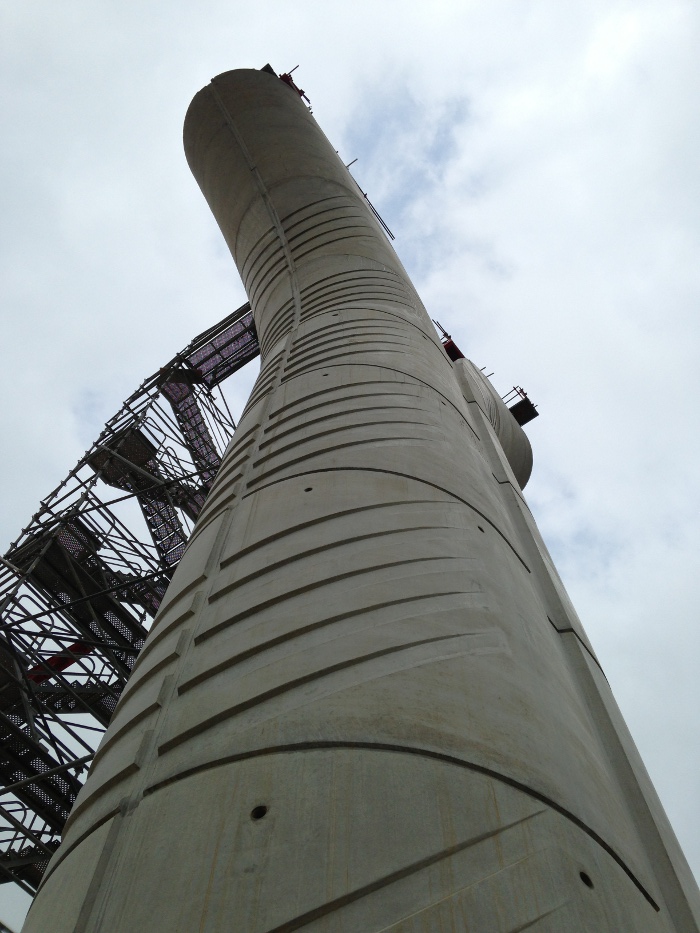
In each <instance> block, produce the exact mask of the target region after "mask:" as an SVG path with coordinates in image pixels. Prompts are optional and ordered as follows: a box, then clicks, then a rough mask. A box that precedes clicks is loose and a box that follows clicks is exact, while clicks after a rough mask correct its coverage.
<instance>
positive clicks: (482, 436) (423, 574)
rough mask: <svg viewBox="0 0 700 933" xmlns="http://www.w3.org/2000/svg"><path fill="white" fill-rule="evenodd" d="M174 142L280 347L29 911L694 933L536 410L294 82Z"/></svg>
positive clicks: (149, 921)
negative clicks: (428, 299)
mask: <svg viewBox="0 0 700 933" xmlns="http://www.w3.org/2000/svg"><path fill="white" fill-rule="evenodd" d="M185 146H186V150H187V157H188V159H189V162H190V165H191V167H192V170H193V172H194V174H195V176H196V178H197V180H198V182H199V184H200V186H201V188H202V191H203V193H204V195H205V197H206V199H207V201H208V202H209V204H210V206H211V209H212V211H213V212H214V215H215V216H216V219H217V221H218V223H219V225H220V227H221V230H222V232H223V234H224V237H225V239H226V242H227V243H228V245H229V247H230V249H231V252H232V254H233V257H234V259H235V261H236V264H237V266H238V269H239V271H240V273H241V276H242V278H243V281H244V283H245V287H246V289H247V291H248V294H249V296H250V300H251V304H252V307H253V313H254V316H255V321H256V326H257V329H258V333H259V337H260V344H261V348H262V368H261V372H260V376H259V378H258V380H257V383H256V385H255V388H254V389H253V393H252V395H251V398H250V400H249V402H248V405H247V407H246V410H245V413H244V415H243V417H242V418H241V421H240V424H239V427H238V430H237V432H236V435H235V438H234V440H233V442H232V444H231V446H230V448H229V450H228V452H227V454H226V457H225V459H224V462H223V465H222V467H221V470H220V473H219V475H218V477H217V479H216V483H215V485H214V487H213V489H212V492H211V495H210V497H209V499H208V501H207V503H206V506H205V508H204V511H203V513H202V515H201V517H200V519H199V522H198V524H197V527H196V529H195V532H194V534H193V536H192V539H191V541H190V544H189V546H188V549H187V552H186V554H185V557H184V558H183V560H182V562H181V564H180V566H179V568H178V570H177V573H176V575H175V578H174V579H173V582H172V584H171V587H170V589H169V590H168V593H167V595H166V599H165V603H164V605H163V607H162V609H161V611H160V613H159V616H158V618H157V619H156V622H155V624H154V627H153V630H152V632H151V634H150V637H149V639H148V641H147V642H146V645H145V647H144V649H143V651H142V654H141V656H140V658H139V661H138V663H137V666H136V668H135V671H134V674H133V677H132V679H131V681H130V682H129V684H128V686H127V689H126V692H125V694H124V696H123V697H122V700H121V702H120V704H119V706H118V708H117V710H116V713H115V715H114V719H113V721H112V723H111V725H110V728H109V730H108V731H107V733H106V735H105V738H104V741H103V743H102V746H101V748H100V750H99V753H98V755H97V757H96V760H95V762H94V765H93V767H92V771H91V774H90V777H89V779H88V782H87V784H86V785H85V788H84V789H83V791H82V793H81V795H80V797H79V798H78V801H77V803H76V806H75V809H74V811H73V813H72V815H71V818H70V820H69V824H68V826H67V831H66V835H65V840H64V842H63V845H62V847H61V849H60V850H59V851H58V853H57V855H56V856H55V857H54V859H53V860H52V863H51V865H50V868H49V870H48V873H47V877H46V880H45V882H44V884H43V887H42V889H41V891H40V893H39V895H38V897H37V900H36V902H35V905H34V907H33V908H32V911H31V912H30V915H29V919H28V921H27V924H26V926H25V931H26V933H43V931H46V933H48V931H51V933H69V931H70V933H74V931H77V933H97V931H100V933H132V931H137V930H138V931H141V930H143V931H157V933H160V931H163V933H165V931H167V933H173V931H183V933H184V931H187V933H192V931H204V933H215V931H216V933H218V931H232V930H236V931H241V933H273V931H275V933H282V931H285V933H287V931H292V930H304V931H308V933H321V931H323V933H331V931H333V933H336V931H347V933H372V931H377V933H379V931H383V933H386V931H394V933H398V931H401V933H409V931H410V933H418V931H451V933H454V931H465V933H466V931H469V933H516V931H522V930H528V931H529V930H533V931H535V930H536V931H563V930H567V931H595V933H657V931H658V933H661V931H664V933H670V931H677V933H690V931H695V930H697V929H698V924H697V917H698V916H700V910H699V909H698V892H697V888H696V886H695V883H694V881H693V879H692V877H691V875H690V872H689V870H688V867H687V865H686V863H685V861H684V859H683V856H682V854H681V852H680V850H679V848H678V845H677V843H676V841H675V838H674V836H673V833H672V832H671V830H670V828H669V826H668V824H667V821H666V818H665V816H664V814H663V812H662V810H661V807H660V805H659V803H658V800H657V798H656V796H655V794H654V791H653V788H652V787H651V785H650V782H649V780H648V777H647V776H646V773H645V771H644V768H643V766H642V765H641V763H640V761H639V759H638V756H637V753H636V751H635V749H634V746H633V744H632V742H631V740H630V738H629V736H628V734H627V731H626V729H625V726H624V724H623V722H622V720H621V718H620V715H619V712H618V710H617V707H616V706H615V703H614V701H613V699H612V696H611V694H610V691H609V688H608V685H607V682H606V680H605V678H604V676H603V674H602V673H601V670H600V668H599V665H598V662H597V661H596V658H595V654H594V653H593V649H592V648H591V646H590V644H589V643H588V641H587V639H586V636H585V633H584V632H583V630H582V628H581V625H580V623H579V621H578V619H577V617H576V615H575V613H574V611H573V609H572V607H571V605H570V604H569V601H568V599H567V597H566V594H565V592H564V590H563V588H562V585H561V583H560V581H559V578H558V576H557V574H556V571H555V570H554V567H553V565H552V563H551V560H550V558H549V556H548V554H547V551H546V549H545V547H544V545H543V543H542V541H541V539H540V537H539V534H538V532H537V529H536V527H535V525H534V522H533V520H532V517H531V515H530V513H529V511H528V508H527V506H526V504H525V502H524V500H523V496H522V491H521V490H522V486H523V485H524V483H525V482H526V481H527V477H528V475H529V469H530V465H531V458H530V451H529V445H528V444H527V441H526V439H525V437H524V435H523V433H522V431H520V429H519V428H518V427H517V425H515V423H514V421H513V419H512V416H511V415H510V413H509V412H508V411H507V410H506V409H505V407H504V406H503V404H502V402H500V399H498V397H497V396H496V395H495V393H494V392H493V390H492V388H491V386H490V385H489V383H488V381H487V380H485V379H484V378H483V376H482V375H481V374H480V372H479V370H478V369H477V368H476V367H474V366H472V365H471V364H469V363H468V362H466V361H465V362H460V363H458V364H455V365H453V364H452V363H450V361H449V360H448V359H447V357H446V356H445V354H444V352H443V350H442V348H441V346H440V343H439V341H438V340H437V338H436V336H435V332H434V330H433V327H432V325H431V323H430V320H429V318H428V315H427V314H426V312H425V309H424V308H423V306H422V304H421V302H420V299H419V298H418V296H417V294H416V292H415V290H414V288H413V286H412V285H411V282H410V281H409V279H408V277H407V275H406V273H405V271H404V269H403V268H402V266H401V264H400V262H399V261H398V259H397V257H396V255H395V253H394V251H393V249H392V248H391V246H390V245H389V243H388V242H387V240H386V238H385V236H384V234H383V232H382V230H381V229H380V227H379V226H378V224H377V222H376V221H375V219H374V217H373V215H372V213H371V212H370V211H369V209H368V207H367V205H366V203H365V201H364V199H363V197H362V195H361V193H360V192H359V191H358V189H357V186H356V185H355V183H354V182H353V180H352V178H351V177H350V175H349V173H348V172H347V170H346V169H345V167H344V166H343V164H342V163H341V161H340V160H339V158H338V157H337V155H336V153H335V152H334V150H333V148H332V146H331V145H330V144H329V142H328V141H327V140H326V138H325V137H324V136H323V134H322V133H321V131H320V130H319V128H318V126H317V125H316V123H315V121H314V119H313V117H312V116H311V114H310V113H309V112H308V110H307V109H306V107H305V106H304V105H303V103H302V101H301V100H300V99H299V97H298V96H297V95H296V94H295V93H294V91H293V90H292V89H290V88H289V87H288V86H287V85H285V84H284V83H283V82H281V81H280V80H279V79H277V78H276V77H275V76H274V75H271V74H268V73H264V72H256V71H234V72H228V73H226V74H223V75H220V76H219V77H218V78H216V79H214V81H213V82H212V83H211V85H209V86H208V87H207V88H205V89H204V90H202V91H201V92H200V93H199V94H198V95H197V96H196V97H195V99H194V101H193V103H192V105H191V107H190V110H189V112H188V115H187V120H186V124H185Z"/></svg>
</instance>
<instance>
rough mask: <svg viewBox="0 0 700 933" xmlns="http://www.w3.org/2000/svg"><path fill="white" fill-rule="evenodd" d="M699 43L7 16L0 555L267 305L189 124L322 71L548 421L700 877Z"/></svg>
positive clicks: (460, 318)
mask: <svg viewBox="0 0 700 933" xmlns="http://www.w3.org/2000/svg"><path fill="white" fill-rule="evenodd" d="M699 46H700V11H699V9H698V6H697V4H695V3H691V2H689V0H688V2H685V0H650V2H633V0H630V2H616V0H568V2H567V3H561V2H559V0H511V2H509V0H474V2H465V0H461V2H458V0H431V2H430V3H427V2H424V3H417V2H412V0H372V2H365V0H353V2H352V3H348V2H344V3H341V2H334V0H323V2H321V0H314V2H308V0H296V2H291V3H290V2H284V3H283V2H282V0H275V2H271V0H268V2H263V0H256V2H252V0H246V2H241V0H226V2H219V0H202V2H200V3H197V4H194V3H190V2H183V0H168V2H160V0H151V2H144V0H139V2H135V0H120V2H119V3H107V2H95V0H61V2H60V3H57V2H56V0H4V2H3V3H2V6H1V7H0V52H1V53H2V54H1V55H0V71H1V73H2V84H1V91H0V107H1V108H2V112H1V117H2V135H1V137H0V160H1V167H2V175H1V180H0V199H1V201H0V230H1V236H2V241H1V242H2V247H1V253H0V272H1V275H0V289H1V290H2V299H3V300H2V314H3V330H2V335H3V360H2V366H1V367H0V387H1V391H2V400H3V404H2V405H1V406H0V421H1V430H2V435H1V436H2V438H3V450H4V453H3V456H2V458H1V459H0V470H1V471H2V477H1V479H2V490H3V494H2V499H1V500H0V502H1V506H0V549H1V550H3V551H4V549H5V548H6V546H7V545H8V544H9V542H10V541H11V540H12V539H14V538H15V537H16V536H17V535H18V533H19V531H20V529H21V528H22V527H23V526H24V525H25V524H26V523H27V522H28V520H29V519H30V517H31V515H32V514H33V512H34V511H35V510H36V507H37V505H38V503H39V500H40V499H41V498H42V497H44V496H45V495H46V494H47V493H48V492H49V491H50V489H51V488H52V487H53V486H55V485H56V484H57V483H58V482H59V480H60V479H61V478H62V476H63V475H64V474H65V473H66V472H67V471H68V470H69V468H70V467H71V466H72V465H73V464H74V463H75V461H76V460H77V459H78V457H79V456H80V455H81V453H82V452H83V450H84V449H85V448H86V447H87V446H88V445H89V444H90V443H91V442H92V440H93V439H94V438H95V437H96V435H97V434H98V433H99V430H100V428H101V426H102V424H103V422H104V421H105V420H106V418H107V417H109V416H110V415H112V414H113V413H114V411H115V410H116V409H117V408H118V407H119V405H120V403H121V401H122V400H123V398H124V397H125V396H127V395H128V394H129V393H130V392H131V391H132V390H133V389H135V388H136V386H137V385H138V384H139V383H140V382H141V381H142V379H143V378H144V377H145V376H147V375H149V374H150V373H151V372H153V371H154V370H156V369H158V368H159V367H160V366H161V365H162V364H163V363H165V362H166V361H167V360H168V359H169V358H170V357H171V356H172V355H173V354H174V353H175V352H176V351H178V350H179V349H181V347H183V346H184V345H185V344H186V343H187V342H188V341H189V340H190V339H191V337H193V336H194V335H195V334H196V333H198V332H199V331H201V330H203V329H204V328H206V327H208V326H210V325H211V324H214V323H215V322H216V321H218V320H219V319H220V318H222V317H223V316H224V315H226V314H228V313H229V312H230V311H232V310H233V309H234V308H236V307H237V306H238V305H240V304H241V303H242V302H243V301H244V300H245V295H244V293H243V290H242V286H241V284H240V281H239V279H238V275H237V273H236V270H235V268H234V266H233V263H232V261H231V259H230V257H229V256H228V254H227V252H226V249H225V246H224V243H223V240H222V238H221V235H220V233H219V231H218V229H217V228H216V226H215V223H214V221H213V219H212V217H211V215H210V213H209V209H208V208H207V206H206V204H205V202H204V199H203V198H202V196H201V194H200V192H199V189H198V188H197V185H196V183H195V182H194V180H193V178H192V177H191V175H190V173H189V170H188V168H187V164H186V162H185V158H184V155H183V152H182V142H181V134H182V121H183V118H184V115H185V111H186V109H187V106H188V104H189V101H190V99H191V98H192V96H193V95H194V94H195V93H196V91H198V90H199V88H200V87H202V86H203V85H204V84H206V83H207V82H208V81H209V79H210V78H211V77H212V76H214V75H216V74H218V73H220V72H222V71H226V70H228V69H230V68H237V67H256V68H259V67H261V66H262V65H264V64H265V63H266V62H268V61H269V62H270V63H271V64H272V65H273V67H274V68H275V69H276V70H277V71H283V70H288V69H289V68H292V67H293V66H295V65H297V64H299V65H300V68H299V70H298V72H296V73H295V78H296V80H297V81H298V83H299V84H300V85H301V86H302V87H303V88H304V89H305V90H306V92H307V94H308V95H309V97H310V98H311V101H312V104H313V109H314V114H315V116H316V118H317V119H318V121H319V123H320V125H321V127H322V128H323V129H324V131H325V132H326V134H327V135H328V136H329V138H330V139H331V141H332V142H333V143H334V145H335V146H336V148H337V149H338V150H339V152H340V154H341V156H343V158H345V161H346V162H349V161H350V160H351V159H354V158H358V160H359V161H358V162H357V163H356V164H355V165H354V166H353V171H354V172H355V175H356V177H357V179H358V181H359V182H360V184H361V185H362V187H363V188H364V189H365V190H367V191H368V193H369V196H370V198H371V199H372V201H373V202H374V204H375V205H376V207H377V208H378V209H379V211H380V212H381V214H382V215H383V217H384V219H385V220H386V222H387V223H388V224H389V226H390V227H391V228H392V230H393V231H394V233H395V234H396V243H395V246H396V249H397V251H398V253H399V255H400V257H401V258H402V259H403V261H404V263H405V264H406V266H407V268H408V271H409V274H411V276H412V278H413V281H414V284H415V285H416V286H417V288H418V291H419V292H420V294H421V295H422V297H423V300H424V302H425V304H426V306H427V308H428V310H429V313H430V314H431V316H432V317H433V318H437V319H438V320H439V321H440V322H441V323H442V324H443V325H444V326H445V327H446V328H447V329H448V330H449V331H450V332H451V333H452V335H453V337H454V338H455V340H456V342H457V343H458V344H459V345H460V346H461V348H462V350H463V351H464V352H465V353H466V354H467V356H469V357H470V358H471V359H473V360H474V361H475V362H476V363H477V364H478V365H479V366H487V367H488V372H491V371H495V375H494V377H493V380H492V381H493V382H494V384H495V385H496V387H497V388H498V389H499V390H500V391H501V392H505V391H506V390H507V389H509V388H510V387H511V386H512V385H513V384H514V383H518V384H521V385H523V386H524V387H525V388H526V389H527V390H528V392H529V394H530V396H531V398H532V399H533V400H534V401H535V403H536V404H538V406H539V409H540V412H541V417H540V418H539V419H538V420H537V421H535V422H533V423H532V425H530V426H529V427H528V433H529V434H530V437H531V440H532V443H533V447H534V455H535V468H534V474H533V479H532V480H531V483H530V485H529V487H528V490H527V495H528V500H529V502H530V504H531V506H532V508H533V511H534V513H535V516H536V518H537V520H538V522H539V525H540V528H541V530H542V532H543V534H544V537H545V540H546V541H547V543H548V544H549V546H550V549H551V550H552V552H553V554H554V558H555V561H556V563H557V565H558V567H559V570H560V572H561V574H562V576H563V578H564V580H565V583H566V585H567V587H568V588H569V591H570V593H571V595H572V598H573V601H574V604H575V605H576V606H577V609H578V611H579V614H580V615H581V617H582V619H583V623H584V625H585V627H586V629H587V631H588V633H589V635H590V637H591V640H592V642H593V645H594V647H595V649H596V651H597V653H598V655H599V657H600V659H601V662H602V664H603V667H604V669H605V671H606V673H607V675H608V678H609V680H610V682H611V685H612V688H613V691H614V693H615V696H616V698H617V700H618V702H619V704H620V706H621V707H622V710H623V713H624V715H625V717H626V719H627V722H628V724H629V726H630V728H631V730H632V733H633V735H634V737H635V739H636V741H637V743H638V745H639V747H640V750H641V752H642V755H643V757H644V760H645V762H646V764H647V767H648V769H649V771H650V773H651V776H652V779H653V781H654V783H655V785H656V788H657V790H658V792H659V794H660V796H661V798H662V801H663V803H664V805H665V807H666V809H667V812H668V813H669V816H670V818H671V821H672V823H673V825H674V827H675V830H676V832H677V834H678V836H679V838H680V840H681V843H682V845H683V847H684V850H685V852H686V855H687V857H688V859H689V861H690V863H691V867H692V868H693V870H694V872H695V874H696V877H697V876H700V796H699V790H700V781H699V780H698V765H699V764H700V740H699V738H698V729H697V720H698V707H699V705H700V677H698V672H697V671H698V661H699V660H700V626H698V624H697V623H698V619H697V616H698V611H697V606H698V605H699V604H700V566H699V560H698V554H699V553H700V531H699V525H698V502H699V498H700V483H699V479H700V477H699V475H698V474H699V472H700V470H699V468H698V446H699V445H698V440H697V423H698V418H697V407H698V403H699V402H700V386H699V385H698V381H699V370H700V367H699V366H698V323H697V307H698V297H699V293H700V262H698V245H699V241H700V217H699V205H700V197H699V195H700V191H699V187H700V186H699V172H698V151H699V150H700V113H699V110H700V94H699V93H698V78H699V75H698V71H699V66H698V51H697V50H698V47H699ZM254 368H255V366H254V365H253V366H252V367H249V369H251V370H253V369H254ZM254 375H255V372H254V371H251V372H250V373H241V374H240V378H239V377H234V379H233V380H231V383H234V381H235V385H234V384H232V385H231V391H230V393H229V396H230V397H231V398H232V399H233V400H234V403H235V404H236V405H238V407H240V405H241V403H242V402H243V401H244V399H245V398H246V396H247V394H248V391H249V387H250V384H251V381H252V378H254ZM25 901H26V899H25V898H24V896H22V895H21V894H15V893H14V892H12V891H11V888H10V886H3V887H0V917H2V918H3V919H6V920H7V921H9V922H12V923H13V924H15V925H16V926H19V925H20V924H21V918H22V916H23V904H24V903H25Z"/></svg>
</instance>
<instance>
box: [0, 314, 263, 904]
mask: <svg viewBox="0 0 700 933" xmlns="http://www.w3.org/2000/svg"><path fill="white" fill-rule="evenodd" d="M259 353H260V348H259V345H258V338H257V334H256V331H255V325H254V323H253V318H252V314H251V311H250V305H249V304H245V305H243V306H242V307H240V308H238V310H236V311H234V312H233V314H231V315H229V316H228V317H226V318H225V319H224V320H223V321H220V322H219V323H218V324H216V325H215V326H214V327H211V328H209V329H208V330H206V331H204V333H202V334H199V335H198V336H197V337H195V339H194V340H192V341H191V342H190V343H189V344H188V346H187V347H186V348H185V349H184V350H183V351H182V352H181V353H178V354H177V356H175V357H174V358H173V359H172V360H171V361H170V362H169V363H167V364H166V365H165V366H164V367H162V368H161V369H160V370H158V372H157V373H155V374H154V375H152V376H150V377H149V378H148V379H146V380H145V381H144V382H143V383H142V385H141V386H140V387H139V388H138V389H137V390H136V392H134V393H133V394H132V395H131V396H130V397H129V398H128V399H127V400H126V401H125V402H124V404H123V405H122V407H121V408H120V409H119V411H118V412H117V414H116V415H115V416H114V417H113V418H111V419H110V420H109V421H108V422H107V424H106V425H105V427H104V430H103V431H102V433H101V434H100V436H99V438H98V439H97V441H96V442H95V443H94V444H93V445H92V446H91V447H90V448H89V449H88V450H87V451H86V452H85V454H84V455H83V456H82V457H81V459H80V460H79V461H78V463H77V464H76V466H75V467H74V468H73V469H72V470H71V472H70V473H69V474H68V476H67V477H66V478H65V479H64V480H63V482H62V483H61V484H60V485H59V486H58V487H57V488H56V489H55V490H54V491H53V492H52V493H51V494H50V495H49V496H47V498H46V499H44V501H43V502H42V503H41V505H40V508H39V510H38V512H37V513H36V514H35V515H34V516H33V518H32V520H31V522H30V523H29V525H28V526H27V527H26V528H25V529H24V530H23V531H22V533H21V535H20V536H19V538H18V539H17V540H16V541H15V542H14V543H13V544H12V545H11V546H10V548H9V549H8V551H7V552H6V554H5V555H4V557H2V558H0V736H1V741H0V777H1V778H2V783H3V790H2V791H1V792H0V883H2V882H8V881H14V882H15V883H17V884H18V885H19V886H20V887H21V888H23V889H24V890H25V891H27V892H28V893H29V894H34V893H35V891H36V889H37V887H38V885H39V882H40V881H41V877H42V875H43V873H44V871H45V869H46V866H47V865H48V861H49V859H50V857H51V855H52V854H53V852H54V851H55V850H56V848H57V847H58V845H59V843H60V835H61V831H62V829H63V826H64V824H65V822H66V819H67V818H68V814H69V813H70V810H71V807H72V805H73V802H74V800H75V798H76V796H77V794H78V791H79V790H80V788H81V787H82V784H83V783H84V776H85V772H86V771H87V769H88V767H89V763H90V761H91V759H92V757H93V755H94V753H95V750H96V749H97V746H98V744H99V741H100V739H101V737H102V735H103V733H104V730H105V729H106V727H107V724H108V722H109V719H110V717H111V715H112V712H113V710H114V708H115V706H116V704H117V701H118V700H119V697H120V695H121V692H122V690H123V689H124V686H125V684H126V681H127V679H128V677H129V674H130V672H131V669H132V667H133V665H134V663H135V661H136V657H137V655H138V652H139V650H140V649H141V646H142V645H143V643H144V641H145V638H146V635H147V633H148V629H149V628H150V625H151V622H152V620H153V617H154V616H155V614H156V612H157V611H158V607H159V605H160V602H161V600H162V598H163V595H164V593H165V590H166V588H167V585H168V583H169V581H170V579H171V577H172V575H173V573H174V571H175V568H176V567H177V564H178V562H179V560H180V558H181V557H182V554H183V552H184V549H185V546H186V544H187V540H188V538H189V535H190V533H191V530H192V527H193V525H194V522H195V521H196V518H197V516H198V514H199V512H200V511H201V508H202V506H203V504H204V501H205V499H206V496H207V493H208V492H209V489H210V487H211V484H212V482H213V480H214V477H215V476H216V472H217V470H218V468H219V464H220V463H221V458H222V456H223V453H224V451H225V449H226V447H227V446H228V444H229V442H230V440H231V437H232V436H233V433H234V431H235V428H236V425H235V422H234V420H233V418H232V416H231V413H230V411H229V408H228V405H227V403H226V399H225V397H224V395H223V393H222V391H221V383H222V382H223V381H224V380H225V379H227V378H228V377H229V376H231V375H232V374H233V373H234V372H236V371H237V370H239V369H240V368H241V367H242V366H244V365H245V364H246V363H248V362H249V361H250V360H252V359H254V358H255V357H256V356H258V355H259Z"/></svg>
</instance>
